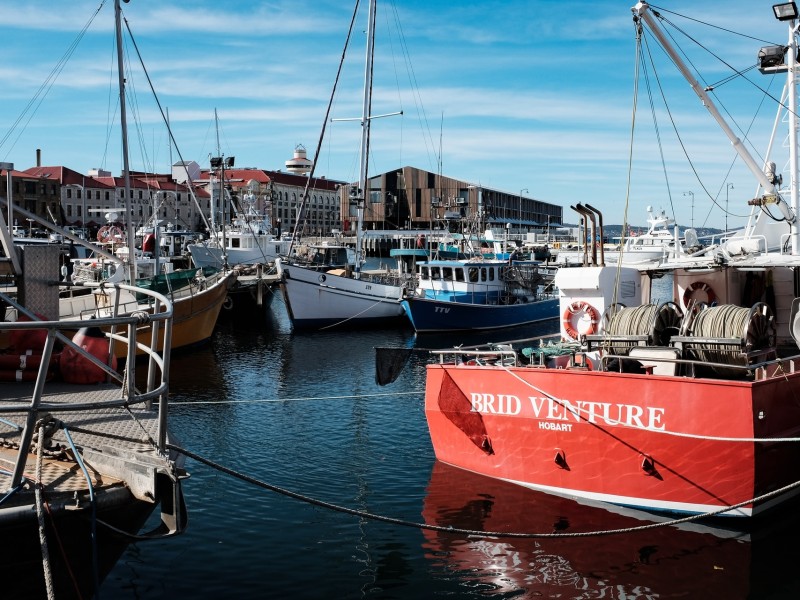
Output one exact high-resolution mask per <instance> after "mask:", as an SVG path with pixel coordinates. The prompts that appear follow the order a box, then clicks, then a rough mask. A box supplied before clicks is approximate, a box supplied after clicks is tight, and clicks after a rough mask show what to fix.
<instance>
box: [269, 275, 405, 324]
mask: <svg viewBox="0 0 800 600" xmlns="http://www.w3.org/2000/svg"><path fill="white" fill-rule="evenodd" d="M275 264H276V266H277V267H278V274H279V275H280V276H281V289H282V290H283V296H284V300H285V301H286V308H287V309H288V311H289V317H290V318H291V320H292V323H293V324H294V326H295V327H301V328H310V327H328V326H334V325H341V326H346V327H363V326H367V325H376V324H389V323H390V322H393V321H402V320H403V319H404V318H405V313H404V311H403V307H402V305H401V301H402V298H403V287H402V286H399V285H385V284H381V283H376V282H374V281H370V280H369V279H368V278H365V279H353V278H352V277H347V276H344V275H337V274H334V273H333V272H330V271H329V272H325V271H317V270H314V269H311V268H307V267H302V266H295V265H285V264H283V263H282V261H281V260H277V261H276V263H275ZM337 271H339V270H337ZM339 272H340V271H339Z"/></svg>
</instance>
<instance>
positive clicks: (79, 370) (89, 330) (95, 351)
mask: <svg viewBox="0 0 800 600" xmlns="http://www.w3.org/2000/svg"><path fill="white" fill-rule="evenodd" d="M72 341H73V342H74V343H75V344H77V345H78V346H80V347H81V348H83V349H84V350H86V352H88V353H89V354H91V355H92V356H94V357H95V358H98V359H99V360H100V361H102V362H104V363H106V364H108V360H109V351H108V339H107V338H106V336H105V334H104V333H103V332H102V331H101V330H100V329H99V328H98V327H84V328H83V329H81V330H80V331H78V333H76V334H75V335H74V336H73V337H72ZM60 365H61V377H62V378H63V379H64V381H66V382H67V383H81V384H88V383H102V382H104V381H105V380H106V373H105V371H103V369H101V368H100V367H98V366H97V365H95V364H94V363H93V362H91V361H90V360H89V359H88V358H86V357H85V356H83V355H82V354H80V353H79V352H78V351H77V350H75V349H74V348H72V347H71V346H67V347H66V348H64V351H63V352H62V353H61V362H60ZM111 368H112V369H116V368H117V357H116V356H113V355H112V356H111Z"/></svg>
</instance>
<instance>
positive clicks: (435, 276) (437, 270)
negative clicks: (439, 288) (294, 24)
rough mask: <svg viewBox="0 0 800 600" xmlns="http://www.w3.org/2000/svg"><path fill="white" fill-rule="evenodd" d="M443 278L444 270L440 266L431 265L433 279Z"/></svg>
mask: <svg viewBox="0 0 800 600" xmlns="http://www.w3.org/2000/svg"><path fill="white" fill-rule="evenodd" d="M441 278H442V271H441V269H440V268H439V267H431V279H433V280H434V281H436V280H438V279H441Z"/></svg>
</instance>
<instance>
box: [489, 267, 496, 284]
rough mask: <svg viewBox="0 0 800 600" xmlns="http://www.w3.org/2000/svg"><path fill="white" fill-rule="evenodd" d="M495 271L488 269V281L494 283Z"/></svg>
mask: <svg viewBox="0 0 800 600" xmlns="http://www.w3.org/2000/svg"><path fill="white" fill-rule="evenodd" d="M496 270H497V269H489V281H494V272H495V271H496Z"/></svg>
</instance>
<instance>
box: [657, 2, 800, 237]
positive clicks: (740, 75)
mask: <svg viewBox="0 0 800 600" xmlns="http://www.w3.org/2000/svg"><path fill="white" fill-rule="evenodd" d="M654 8H655V7H654ZM665 12H671V11H665ZM653 14H654V16H655V17H656V18H658V19H659V20H660V21H661V22H662V24H663V25H664V26H665V29H664V30H665V32H666V35H668V36H669V37H670V38H671V39H672V40H673V42H674V44H675V47H676V48H677V49H678V50H679V51H680V52H681V54H682V55H683V57H684V60H686V62H687V64H689V65H691V66H692V68H693V70H694V72H695V73H696V74H697V76H698V77H699V78H700V79H702V76H700V74H699V70H698V69H697V68H696V67H695V66H694V64H693V63H692V61H691V59H689V57H688V56H687V55H686V53H685V52H683V50H682V49H681V47H680V45H679V44H678V42H677V40H676V39H675V36H674V35H672V33H671V32H670V30H669V29H667V27H666V26H667V25H669V26H671V27H672V28H673V29H674V30H675V31H678V32H680V33H681V34H682V35H683V36H685V37H686V38H687V39H689V40H690V41H691V42H692V43H694V44H695V45H696V46H698V47H699V48H701V49H702V50H703V51H705V52H706V53H708V54H709V55H711V56H713V57H714V58H715V59H716V60H717V61H719V62H720V63H722V64H723V65H725V67H727V68H728V69H730V70H731V71H732V72H733V74H732V75H731V76H729V77H727V78H724V79H722V80H720V81H721V83H720V84H707V83H706V88H705V89H706V92H707V93H709V94H713V95H714V97H715V98H716V101H717V104H719V106H720V107H721V108H722V110H723V111H724V112H725V114H726V115H727V116H728V119H729V120H730V121H731V122H732V123H733V124H734V125H735V126H736V127H737V129H738V130H739V132H740V133H741V135H742V138H743V140H744V141H746V142H747V143H748V144H749V146H750V148H751V149H752V150H753V152H754V153H755V154H756V155H757V156H758V157H759V158H760V159H761V160H762V162H765V159H763V157H762V156H761V154H760V152H759V151H758V149H757V148H755V147H754V146H753V145H752V144H751V143H750V139H749V132H750V130H751V129H752V127H753V125H754V122H755V115H754V118H753V119H752V120H751V123H750V126H749V127H748V128H747V129H746V130H744V129H742V127H740V126H739V124H738V123H737V121H736V119H735V118H734V117H733V115H731V113H730V111H729V110H728V109H727V107H726V106H725V105H724V104H723V103H722V100H721V99H720V98H719V96H718V95H717V94H716V92H715V88H716V87H718V86H719V85H722V84H726V83H728V82H730V81H733V80H734V79H742V80H744V81H745V82H747V83H748V84H750V85H751V86H753V87H755V88H756V89H757V90H759V91H760V92H761V93H762V101H761V104H760V105H759V111H760V108H761V106H762V105H763V103H764V101H765V99H766V98H769V99H771V100H773V101H774V102H775V103H776V104H777V105H778V106H780V107H782V108H783V109H784V110H786V111H787V113H792V112H793V111H792V109H791V107H789V106H787V105H786V104H785V103H784V102H783V99H782V98H777V97H775V96H774V95H773V94H772V93H770V91H769V88H770V87H771V86H772V82H773V81H774V79H775V78H774V77H773V78H771V80H770V84H769V86H767V88H766V89H765V88H764V87H762V86H760V85H759V84H757V83H756V82H754V81H753V80H751V79H750V78H749V77H747V76H746V73H748V72H750V71H752V70H753V69H754V68H756V66H751V67H748V68H747V69H745V70H739V69H737V68H735V67H734V66H733V65H731V64H730V63H728V62H727V61H725V60H724V59H723V58H722V57H720V56H719V55H718V54H716V53H714V52H713V51H712V50H711V49H709V48H708V47H706V46H705V45H703V44H702V43H700V42H699V41H698V40H697V39H695V38H694V37H692V36H691V35H689V34H688V33H687V32H686V31H685V30H683V29H682V28H681V27H679V26H678V25H677V24H675V23H674V22H672V21H670V20H669V19H667V18H666V17H664V16H663V15H661V14H659V13H658V12H654V13H653ZM672 14H675V15H678V16H681V17H683V18H685V19H687V20H691V21H695V22H698V23H701V24H703V25H706V26H708V27H711V28H714V29H719V30H721V31H725V32H728V33H731V34H734V35H737V36H740V37H745V38H748V39H753V40H757V41H760V42H763V43H766V44H773V42H768V41H765V40H761V39H759V38H755V37H752V36H748V35H745V34H741V33H738V32H735V31H731V30H728V29H725V28H722V27H718V26H715V25H712V24H710V23H706V22H704V21H699V20H697V19H692V18H690V17H687V16H685V15H681V14H679V13H672ZM781 45H782V44H781ZM651 60H652V59H651ZM757 114H758V112H756V115H757ZM737 158H738V155H736V157H734V159H733V162H734V163H735V161H736V159H737ZM731 169H732V165H731V168H730V169H729V171H728V173H730V172H731ZM695 176H696V177H697V179H698V182H700V179H699V175H698V174H697V172H696V171H695ZM700 184H701V186H702V187H703V190H704V191H705V192H706V194H707V195H708V197H709V198H710V199H711V201H712V203H713V204H714V205H716V206H717V207H718V208H719V209H720V210H721V211H722V212H723V213H724V214H728V215H730V216H734V217H740V218H747V217H748V216H749V215H740V214H735V213H732V212H730V210H728V209H727V208H723V207H722V206H721V205H720V203H719V202H718V201H717V199H716V198H718V197H719V193H721V190H722V189H723V186H724V184H723V185H721V186H720V190H719V191H718V193H717V196H716V197H712V196H711V194H710V193H709V191H708V190H707V189H706V187H705V186H703V184H702V182H700ZM761 208H762V213H764V214H765V215H767V216H768V217H769V218H771V219H773V220H775V221H784V220H785V218H783V217H775V216H774V215H773V214H772V213H771V212H770V211H769V210H768V209H767V208H766V207H763V206H762V207H761ZM711 210H713V207H712V208H711V209H709V214H708V215H707V216H706V221H707V220H708V218H709V216H710V213H711Z"/></svg>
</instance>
